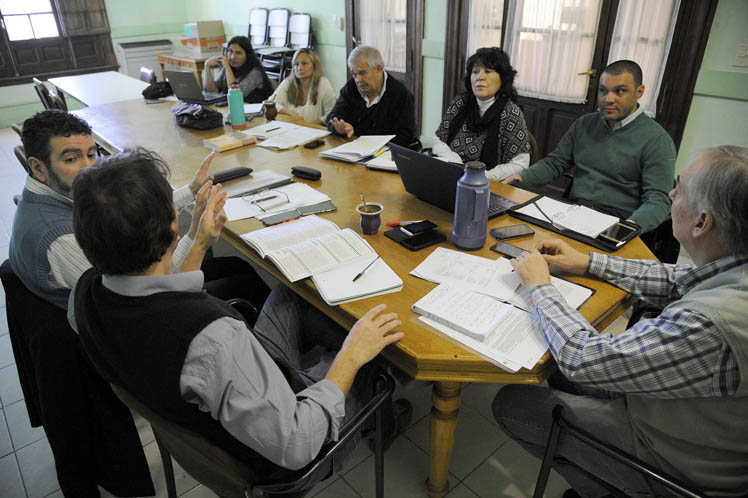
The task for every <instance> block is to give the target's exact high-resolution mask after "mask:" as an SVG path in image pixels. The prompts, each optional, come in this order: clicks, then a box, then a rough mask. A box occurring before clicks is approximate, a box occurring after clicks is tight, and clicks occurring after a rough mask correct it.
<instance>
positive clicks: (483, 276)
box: [410, 247, 594, 309]
mask: <svg viewBox="0 0 748 498" xmlns="http://www.w3.org/2000/svg"><path fill="white" fill-rule="evenodd" d="M410 274H411V275H413V276H416V277H418V278H422V279H424V280H428V281H429V282H434V283H437V284H440V283H443V282H447V283H450V282H451V283H456V284H459V285H460V286H462V287H465V288H468V289H470V290H472V291H474V292H478V293H480V294H485V295H487V296H491V297H494V298H496V299H500V300H502V301H505V302H507V303H511V304H513V305H515V306H519V307H521V308H523V309H530V304H529V301H530V293H529V291H527V290H526V289H525V288H524V287H522V284H521V283H520V281H519V278H518V277H517V274H516V273H514V271H513V268H512V264H511V263H510V262H509V260H508V259H506V258H498V259H496V260H491V259H488V258H481V257H480V256H474V255H472V254H465V253H463V252H459V251H453V250H451V249H446V248H444V247H437V248H436V249H435V250H434V252H432V253H431V254H430V255H429V257H427V258H426V259H425V260H423V262H422V263H421V264H420V265H418V266H416V267H415V268H414V269H413V271H411V272H410ZM551 283H552V284H553V285H554V286H555V287H556V288H558V290H559V292H560V293H561V295H562V296H564V299H566V302H567V303H568V304H569V306H571V307H573V308H577V309H578V308H580V307H581V306H582V304H584V302H585V301H587V299H589V297H590V296H591V295H592V293H593V292H594V291H593V290H592V289H590V288H588V287H585V286H583V285H579V284H575V283H574V282H569V281H568V280H564V279H562V278H557V277H554V276H551Z"/></svg>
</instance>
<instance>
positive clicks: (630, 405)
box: [493, 146, 748, 497]
mask: <svg viewBox="0 0 748 498" xmlns="http://www.w3.org/2000/svg"><path fill="white" fill-rule="evenodd" d="M746 198H748V148H745V147H736V146H721V147H715V148H712V149H709V150H707V151H706V152H705V154H704V155H703V156H702V157H700V158H699V159H698V160H696V161H695V162H694V163H693V164H692V165H691V166H690V167H689V168H688V169H687V170H686V171H685V172H684V173H683V174H682V175H680V177H679V179H678V182H677V184H676V186H675V188H674V189H673V190H672V191H671V192H670V199H671V200H672V218H673V234H674V235H675V238H676V239H678V241H679V242H680V243H681V246H682V247H683V248H684V249H685V250H686V251H688V253H689V254H690V255H691V257H692V258H693V261H694V264H691V265H685V266H678V267H676V266H674V265H669V264H664V263H660V262H657V261H645V260H627V259H623V258H618V257H615V256H606V255H602V254H597V253H594V252H591V253H590V254H583V253H581V252H579V251H576V250H574V249H572V248H571V247H570V246H569V245H568V244H566V243H564V242H562V241H560V240H550V241H543V242H541V243H540V244H539V245H538V246H537V248H536V249H534V250H533V251H532V252H531V253H529V254H527V255H524V256H520V258H519V259H515V260H512V264H513V265H514V267H515V268H516V271H517V273H518V275H519V277H520V279H521V281H522V284H523V285H524V286H525V287H527V288H528V289H531V290H532V299H533V307H534V308H535V310H536V312H537V314H538V317H539V319H540V323H541V328H542V330H543V334H544V335H545V337H546V339H547V340H548V344H549V346H550V350H551V353H552V354H553V357H554V358H555V359H556V362H557V363H558V366H559V370H560V372H559V373H558V374H556V375H554V376H552V377H551V379H549V386H551V387H550V388H539V387H530V386H506V387H504V388H502V389H501V390H500V391H499V393H498V394H497V396H496V399H495V400H494V404H493V410H494V415H495V416H496V420H497V421H498V423H499V426H500V427H501V428H502V429H503V430H504V431H505V432H506V433H507V434H508V435H510V436H511V437H512V438H514V439H516V440H517V441H518V442H519V443H520V444H521V445H522V446H523V447H524V448H525V449H527V450H528V451H530V452H531V453H533V454H535V455H536V456H542V453H543V448H544V446H545V441H546V440H547V437H548V430H549V427H550V424H551V410H552V409H553V407H554V406H555V405H562V406H563V407H564V409H565V413H566V416H567V418H569V419H570V420H572V421H573V422H574V423H575V424H577V425H579V426H580V427H583V428H585V429H586V430H587V431H588V432H590V433H592V434H594V435H595V436H596V437H598V438H599V439H602V440H603V441H605V442H608V443H610V444H612V445H614V446H616V447H618V448H621V449H623V450H624V451H626V452H628V453H630V454H633V455H635V456H637V457H638V458H640V459H641V460H644V461H645V462H648V463H650V464H651V465H653V466H655V467H657V468H661V469H663V470H665V471H666V472H667V473H669V474H671V475H674V476H676V477H678V478H680V479H682V480H684V481H686V482H691V483H693V484H695V485H696V486H699V487H701V488H703V489H705V490H710V491H711V490H714V491H717V490H733V489H743V490H744V489H745V487H746V485H748V418H746V416H745V414H746V413H748V329H747V328H746V326H745V322H746V313H745V309H746V306H748V203H746V201H745V200H746ZM549 264H550V265H554V266H556V267H559V268H561V269H562V270H565V271H569V272H573V273H579V274H581V273H585V272H587V273H589V274H592V275H596V276H598V277H600V278H602V279H604V280H606V281H608V282H610V283H612V284H614V285H616V286H618V287H620V288H622V289H625V290H626V291H628V292H630V293H632V294H634V295H636V296H637V297H640V298H641V299H643V300H645V301H647V302H649V303H651V304H654V305H656V306H661V307H664V309H663V311H662V312H661V313H660V315H659V316H657V317H655V318H652V319H649V320H642V321H639V322H638V323H637V324H636V325H634V326H633V327H632V328H630V329H629V330H626V331H625V332H623V333H622V334H620V335H617V336H612V335H611V334H601V335H598V334H597V333H596V332H595V330H594V328H593V327H592V326H591V325H590V324H589V322H587V321H586V320H585V319H584V318H583V317H582V315H580V314H579V313H578V312H577V311H576V310H574V309H573V308H571V307H569V306H568V305H567V304H566V302H565V301H564V299H563V297H562V296H561V295H560V294H559V293H558V291H557V290H556V289H555V288H554V287H553V286H551V285H550V277H549V271H548V266H549ZM559 454H560V456H562V457H563V459H562V460H561V461H560V462H558V464H557V465H556V464H554V465H555V466H556V469H557V470H558V472H559V473H561V474H562V475H563V476H564V477H565V478H566V480H567V481H568V482H569V484H571V485H572V487H573V490H570V491H568V492H567V493H565V494H564V496H565V497H571V496H583V497H599V496H603V495H605V494H606V493H607V491H606V490H605V489H603V488H601V487H600V486H599V485H598V484H596V483H595V482H594V481H593V480H591V479H590V478H589V477H588V474H593V475H595V476H598V477H600V478H602V480H604V481H606V482H608V483H611V484H613V485H614V486H615V487H617V488H618V489H621V490H623V491H624V492H625V493H626V495H628V496H644V495H646V496H650V495H655V496H661V495H663V494H668V495H669V494H670V493H669V492H667V490H665V489H664V488H662V487H661V486H660V485H658V484H656V483H654V482H652V481H648V480H646V479H645V478H644V477H643V476H641V475H639V474H638V473H635V472H633V471H631V470H630V469H628V468H627V467H625V466H623V465H621V464H619V463H617V462H615V461H613V460H611V459H610V458H608V457H606V456H605V455H602V454H600V453H597V452H594V451H592V450H590V449H589V448H587V449H583V448H580V447H579V445H576V444H575V443H574V441H572V440H564V439H562V440H561V442H560V444H559Z"/></svg>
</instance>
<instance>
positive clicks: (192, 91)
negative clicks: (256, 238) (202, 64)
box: [164, 69, 226, 104]
mask: <svg viewBox="0 0 748 498" xmlns="http://www.w3.org/2000/svg"><path fill="white" fill-rule="evenodd" d="M164 74H166V79H167V80H168V81H169V84H170V85H171V89H172V90H174V95H176V96H177V98H178V99H179V100H183V101H185V102H189V103H191V104H220V103H224V102H226V95H225V94H223V93H213V92H204V91H203V89H202V88H200V84H199V83H198V82H197V78H196V77H195V73H193V72H191V71H172V70H169V69H165V70H164Z"/></svg>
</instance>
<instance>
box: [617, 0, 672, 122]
mask: <svg viewBox="0 0 748 498" xmlns="http://www.w3.org/2000/svg"><path fill="white" fill-rule="evenodd" d="M679 4H680V0H621V3H619V4H618V14H617V16H616V25H615V27H614V28H613V39H612V41H611V45H610V55H609V56H608V63H611V62H614V61H617V60H621V59H628V60H632V61H634V62H636V63H637V64H639V65H640V66H641V68H642V75H643V78H642V79H643V83H644V94H643V95H642V97H641V99H639V105H641V106H642V107H643V108H644V112H646V113H647V114H649V115H650V116H654V115H655V113H656V111H657V109H656V104H657V95H658V94H659V91H660V83H661V82H662V74H663V73H664V72H665V63H666V61H667V54H668V51H669V49H670V42H671V40H672V38H673V28H674V26H675V20H676V18H677V17H678V7H679Z"/></svg>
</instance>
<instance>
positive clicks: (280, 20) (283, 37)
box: [268, 9, 290, 47]
mask: <svg viewBox="0 0 748 498" xmlns="http://www.w3.org/2000/svg"><path fill="white" fill-rule="evenodd" d="M289 16H290V12H289V10H288V9H273V10H271V11H270V14H269V15H268V45H269V46H271V47H285V46H288V21H289Z"/></svg>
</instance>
